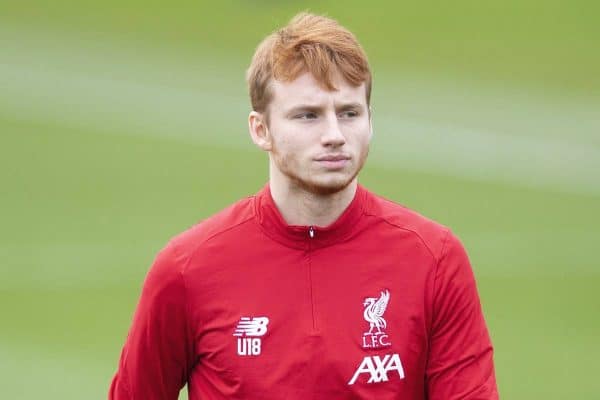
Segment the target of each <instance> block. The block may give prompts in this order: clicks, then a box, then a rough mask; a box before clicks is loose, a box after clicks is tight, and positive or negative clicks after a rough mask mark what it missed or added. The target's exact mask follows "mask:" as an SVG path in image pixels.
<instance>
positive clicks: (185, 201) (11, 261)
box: [0, 0, 600, 399]
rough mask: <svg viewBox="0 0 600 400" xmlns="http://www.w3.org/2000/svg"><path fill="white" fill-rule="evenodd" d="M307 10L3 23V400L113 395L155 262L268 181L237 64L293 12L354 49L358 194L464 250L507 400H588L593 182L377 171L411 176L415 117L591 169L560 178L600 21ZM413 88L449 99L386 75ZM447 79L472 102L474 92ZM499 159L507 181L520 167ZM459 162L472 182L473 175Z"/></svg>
mask: <svg viewBox="0 0 600 400" xmlns="http://www.w3.org/2000/svg"><path fill="white" fill-rule="evenodd" d="M315 4H316V3H315ZM320 4H321V5H319V6H316V5H314V4H313V5H312V6H311V4H308V3H306V5H305V6H303V7H299V6H298V5H297V4H296V3H277V4H275V3H272V2H266V1H263V2H253V3H249V2H230V3H225V2H222V3H219V4H211V5H210V6H208V5H207V3H194V2H187V3H186V2H181V3H177V4H174V5H171V6H165V5H164V4H163V3H158V2H149V3H143V4H142V3H141V2H127V3H119V2H114V1H113V2H110V1H109V2H102V3H100V2H73V1H59V2H55V3H53V4H50V3H48V4H37V2H19V3H17V2H12V3H10V4H6V5H3V7H4V8H3V12H2V14H1V15H0V32H3V33H7V34H6V35H5V36H2V35H0V44H4V47H3V48H4V49H5V50H6V51H5V52H3V53H0V68H4V69H3V71H4V72H7V71H8V72H11V73H12V74H13V75H10V74H6V73H5V74H2V75H0V88H2V89H3V90H0V140H1V146H0V182H1V187H2V196H1V197H0V199H1V200H0V201H1V207H0V216H1V220H2V228H3V229H1V230H0V313H1V314H0V315H2V317H3V322H2V329H0V387H1V388H2V389H1V392H2V397H3V398H15V399H17V398H18V399H29V398H40V397H42V398H46V399H54V398H56V399H59V398H60V399H65V398H81V397H85V398H104V397H106V392H107V389H108V384H109V381H110V378H111V376H112V374H113V373H114V370H115V368H116V365H117V361H118V357H119V353H120V349H121V346H122V344H123V341H124V339H125V335H126V333H127V329H128V326H129V321H130V318H131V314H132V312H133V308H134V306H135V302H136V301H137V297H138V294H139V290H140V287H141V284H142V280H143V277H144V275H145V272H146V270H147V268H148V266H149V265H150V263H151V261H152V259H153V256H154V254H155V253H156V252H157V251H158V250H159V249H160V248H161V247H162V246H163V245H164V243H165V242H166V241H167V240H168V239H169V238H170V237H171V236H173V235H175V234H176V233H178V232H180V231H182V230H183V229H185V228H187V227H189V226H190V225H192V224H193V223H194V222H196V221H198V220H200V219H202V218H204V217H206V216H208V215H210V214H211V213H213V212H215V211H217V210H219V209H221V208H222V207H224V206H225V205H227V204H229V203H231V202H234V201H235V200H237V199H238V198H240V197H243V196H246V195H248V194H252V193H254V192H256V191H257V190H258V189H259V188H260V187H261V186H262V185H263V184H264V182H265V177H266V172H267V171H266V161H265V157H264V155H263V154H261V153H260V152H259V151H258V150H255V149H253V148H252V147H251V146H250V145H249V140H248V138H247V136H245V135H246V134H245V115H244V114H245V112H246V108H245V107H244V104H243V102H241V101H242V100H243V99H244V95H245V93H244V87H243V81H242V76H243V66H244V65H245V63H246V62H247V60H248V59H249V57H250V55H251V53H252V51H253V48H254V46H255V45H256V42H257V41H258V40H259V39H260V38H261V37H262V36H263V35H264V34H265V33H266V32H268V31H270V30H271V29H273V28H274V27H275V26H277V25H278V24H279V23H281V22H284V21H286V20H287V19H289V17H290V16H291V15H293V14H294V13H295V12H296V11H297V10H298V9H299V8H306V7H310V8H312V9H314V10H316V11H327V12H328V13H329V14H330V15H333V16H336V17H339V19H340V20H342V22H344V23H346V24H347V25H348V26H350V27H351V28H353V29H354V30H355V31H356V32H357V34H358V35H359V38H360V39H361V41H363V42H364V43H365V47H366V48H367V50H368V51H369V54H370V55H371V59H372V60H373V62H374V67H375V68H377V69H376V73H377V74H379V75H376V77H377V76H381V79H380V80H376V86H375V97H374V101H375V104H374V107H375V110H376V114H375V118H376V119H375V126H376V128H378V129H377V131H376V137H375V141H374V142H373V154H372V159H371V160H370V161H371V162H370V163H369V164H368V166H367V168H366V169H365V171H364V173H363V175H362V177H361V181H362V183H363V184H365V185H366V186H367V187H369V188H371V189H372V190H373V191H375V192H378V193H380V194H382V195H384V196H386V197H388V198H390V199H394V200H396V201H398V202H401V203H403V204H405V205H407V206H409V207H411V208H413V209H416V210H417V211H419V212H421V213H423V214H425V215H427V216H430V217H432V218H435V219H437V220H438V221H440V222H442V223H444V224H446V225H448V226H451V227H452V228H453V229H454V231H455V232H456V233H458V235H459V236H460V237H461V238H462V239H463V241H464V243H465V245H466V247H467V249H468V250H469V254H470V256H471V258H472V261H473V265H474V267H475V272H476V275H477V277H478V283H479V288H480V292H481V293H480V294H481V297H482V300H483V304H484V308H485V312H486V318H487V320H488V323H489V327H490V330H491V333H492V337H493V340H494V344H495V346H496V361H497V365H496V368H497V375H498V380H499V386H500V391H501V395H502V397H503V398H508V399H530V398H543V399H563V398H594V397H596V396H597V393H599V392H600V383H598V381H597V380H596V379H595V369H596V368H594V367H595V362H596V360H597V359H598V358H599V357H600V346H598V344H597V336H598V334H599V333H600V320H599V319H598V318H596V315H597V313H598V310H599V309H600V296H598V295H597V293H596V292H597V289H596V288H597V287H598V285H599V284H600V268H599V264H598V261H597V259H596V257H595V254H596V250H597V246H598V240H599V239H600V228H599V227H598V226H599V223H600V198H599V197H600V195H598V193H599V192H598V191H597V189H598V188H599V187H600V185H596V186H595V187H590V190H583V189H585V188H583V187H582V186H581V185H579V186H573V187H574V188H576V189H577V190H565V186H564V185H562V183H560V182H563V181H564V180H565V177H561V176H558V175H557V176H556V177H555V178H556V184H555V185H554V184H553V182H552V172H548V173H546V174H545V175H544V178H545V179H546V180H547V182H546V183H545V184H544V185H536V184H534V183H535V180H536V179H535V178H536V177H537V176H536V175H535V174H534V173H533V172H530V173H531V176H532V179H530V180H529V181H530V182H532V184H531V185H529V184H526V183H527V182H529V181H527V180H518V179H515V177H514V176H507V177H505V179H504V178H503V175H502V166H496V167H497V168H499V170H498V171H495V175H490V176H489V179H484V178H485V173H484V174H483V175H480V176H478V177H477V179H472V177H471V176H470V175H468V174H467V175H466V176H463V175H461V173H460V171H461V170H460V169H457V170H452V168H450V167H451V166H450V165H449V166H448V167H449V168H448V171H444V169H439V168H438V169H436V168H421V167H422V165H421V164H418V163H417V164H415V167H413V168H407V167H406V163H405V164H402V163H400V164H398V163H395V162H391V161H390V159H389V158H394V157H396V158H402V157H407V156H411V157H414V158H415V160H419V157H420V155H419V154H415V155H411V154H407V153H406V149H405V148H404V147H403V146H406V143H403V140H404V138H405V137H411V135H413V136H414V137H419V135H415V134H414V133H411V131H410V129H409V128H410V126H408V127H407V126H404V125H402V124H401V123H402V121H403V120H404V119H406V118H417V119H418V120H419V121H420V122H423V123H431V124H433V125H432V126H433V128H432V129H434V130H436V129H440V130H441V131H442V133H443V134H447V135H448V136H449V137H450V138H451V143H454V141H456V140H458V139H460V138H461V137H462V138H463V139H462V140H465V139H464V138H469V137H470V136H469V135H466V136H465V135H464V134H462V133H461V132H460V131H454V130H453V129H454V128H455V127H456V126H459V127H467V128H471V129H473V131H474V132H475V133H476V135H474V136H473V137H477V135H479V136H481V137H484V136H485V135H486V132H487V130H490V129H491V131H492V132H495V133H498V134H499V135H505V136H506V137H507V138H510V137H511V135H516V136H518V137H521V138H524V139H528V140H530V141H531V142H532V143H536V141H538V142H539V145H540V146H544V145H545V144H547V142H548V141H549V140H550V139H551V138H554V139H560V140H562V141H561V142H558V143H559V144H560V143H564V144H565V146H564V153H565V154H564V155H563V156H564V157H567V156H568V152H569V151H570V148H569V145H578V146H581V147H582V148H586V149H590V151H591V153H583V154H584V155H587V156H588V158H587V159H586V158H584V157H580V158H579V159H577V158H576V157H575V156H574V160H575V161H574V163H575V164H577V161H579V162H580V163H581V165H583V166H584V167H585V165H592V166H593V165H597V163H598V161H600V160H597V159H593V157H594V154H598V153H597V150H598V145H599V144H600V142H598V135H597V132H598V131H597V130H596V127H597V126H598V125H597V118H596V119H594V118H595V117H593V115H592V113H591V112H588V111H587V110H593V109H595V107H596V106H597V102H596V99H597V98H598V94H599V93H600V90H598V89H600V81H599V80H598V79H599V77H598V75H597V74H595V73H593V71H597V70H600V68H599V67H600V63H599V61H598V60H599V57H600V56H599V55H598V53H597V52H594V51H592V48H593V43H594V41H595V38H598V33H599V30H600V28H598V26H597V25H596V24H594V23H593V21H594V17H593V15H594V14H597V4H596V3H595V2H584V1H577V2H573V3H570V5H568V6H566V5H565V4H564V3H562V2H558V1H553V2H544V3H539V2H533V1H531V0H528V1H525V2H516V1H511V2H503V3H494V4H493V5H492V4H490V5H483V4H480V3H477V5H475V3H471V2H467V1H459V2H456V3H453V4H452V5H451V6H450V5H443V4H442V3H422V4H421V3H419V5H418V4H417V3H411V4H410V5H409V4H401V3H400V5H395V4H391V2H389V3H387V2H381V3H374V4H373V6H371V7H364V6H362V5H361V4H360V3H357V2H350V3H345V6H344V7H343V8H342V7H340V6H339V5H335V4H334V3H333V2H330V3H320ZM557 22H560V23H557ZM28 30H30V31H31V32H32V36H31V37H27V35H26V34H24V33H25V32H27V31H28ZM21 33H23V34H21ZM53 35H56V36H53ZM71 35H72V36H74V37H70V36H71ZM215 35H218V36H215ZM43 36H47V37H48V38H52V37H56V38H69V40H64V41H61V40H55V39H52V40H50V39H48V40H47V41H44V40H42V39H40V38H41V37H43ZM215 37H217V38H218V40H215ZM390 38H397V40H394V41H390ZM71 39H72V40H71ZM59 42H60V45H58V44H56V43H59ZM32 43H33V44H37V46H34V45H33V44H32ZM61 46H62V47H61ZM138 46H139V47H138ZM43 49H45V50H46V51H45V52H43V51H42V50H43ZM131 49H135V51H133V50H131ZM130 50H131V53H133V54H130V53H129V51H130ZM137 53H139V54H137ZM148 53H154V54H153V58H148V57H146V56H147V54H148ZM94 54H95V55H96V58H94V57H92V56H93V55H94ZM111 55H117V56H116V57H114V58H113V57H110V56H111ZM86 60H87V61H86ZM144 60H153V61H156V60H158V61H159V62H157V63H154V62H152V63H149V65H147V66H146V65H145V64H144ZM86 62H87V63H86ZM161 62H162V63H161ZM113 65H114V66H113ZM199 65H200V67H199ZM111 66H113V67H111ZM175 67H176V68H175ZM188 68H189V69H190V70H191V71H189V72H185V71H186V69H188ZM19 71H22V73H23V75H22V76H18V72H19ZM379 71H383V72H379ZM411 71H412V72H414V71H418V73H419V74H420V76H421V78H422V79H423V80H425V81H429V82H432V85H434V86H435V85H437V83H438V82H448V80H449V81H450V82H451V83H452V84H448V85H446V86H444V85H440V87H442V86H443V87H444V90H445V92H443V91H442V92H436V91H431V90H424V89H426V88H427V86H423V85H421V84H415V85H414V86H410V85H400V86H398V85H397V82H396V81H394V80H391V79H390V78H389V77H390V76H393V75H395V74H398V75H399V76H400V75H403V74H409V73H411ZM195 74H198V75H200V76H198V77H196V78H194V76H195ZM212 74H214V75H212ZM459 76H462V78H461V79H463V78H464V76H468V77H469V78H472V81H468V80H467V81H468V82H470V83H469V84H470V85H473V86H477V85H482V88H483V89H482V92H481V93H483V94H482V95H479V94H473V93H479V92H472V91H470V90H471V89H470V88H471V86H465V85H466V83H465V84H463V82H465V81H463V80H460V79H459V78H458V77H459ZM88 78H89V79H91V80H89V79H88ZM100 78H101V79H100ZM410 82H413V81H410ZM150 83H152V84H153V85H154V86H151V87H149V86H147V85H149V84H150ZM378 84H379V85H380V86H377V85H378ZM394 85H396V86H394ZM486 85H491V86H492V87H500V88H503V89H506V88H522V89H523V90H524V91H525V92H526V93H527V94H528V95H529V94H530V91H532V92H535V93H536V94H535V95H531V96H524V97H518V96H517V97H514V96H513V95H512V94H510V93H511V90H512V89H511V90H509V89H506V90H501V91H500V92H494V91H487V88H488V86H486ZM180 90H188V91H189V94H188V92H183V93H182V92H180ZM536 90H537V91H536ZM402 91H404V93H407V92H408V93H409V94H410V96H406V94H404V95H403V94H402V93H401V92H402ZM440 93H446V94H447V95H446V97H442V98H441V97H440ZM465 93H466V95H465ZM490 93H491V94H490ZM495 93H500V94H498V95H496V94H495ZM547 93H553V95H552V96H554V97H552V99H558V100H560V101H558V100H557V101H558V104H562V103H560V102H561V101H563V100H564V102H565V103H564V104H567V105H569V107H562V106H561V107H552V108H544V107H541V106H540V105H539V104H538V103H537V100H536V99H539V98H544V97H545V96H546V94H547ZM196 94H198V95H197V96H196ZM469 96H470V97H469ZM563 96H564V97H563ZM573 96H575V97H576V98H577V99H578V100H577V102H574V103H573V102H571V100H572V98H573ZM161 98H162V99H163V100H162V101H161ZM552 101H554V100H552ZM586 101H587V103H586ZM196 102H197V103H196ZM378 102H379V103H378ZM382 103H383V104H382ZM478 103H482V104H484V105H485V104H488V107H487V108H486V107H484V106H482V107H476V106H477V104H478ZM511 104H512V105H513V106H514V109H511V108H510V107H509V106H510V105H511ZM108 105H112V108H110V107H108ZM540 107H541V108H540ZM398 110H399V111H398ZM548 110H550V111H548ZM556 110H558V111H557V112H556ZM555 113H558V114H560V117H561V118H563V119H559V118H558V116H557V115H553V114H555ZM188 115H191V116H192V117H188ZM515 116H516V117H518V118H515V120H513V121H511V120H510V118H511V117H512V118H514V117H515ZM392 117H394V118H392ZM377 118H383V119H385V118H388V121H387V122H381V123H378V119H377ZM543 121H549V122H547V123H546V125H543ZM556 121H559V122H561V123H562V124H564V126H563V125H561V124H557V123H556ZM576 123H577V124H576ZM436 124H439V125H436ZM397 126H398V127H400V128H398V129H395V128H396V127H397ZM496 131H497V132H496ZM507 132H508V133H507ZM461 135H462V136H461ZM390 138H391V139H390ZM435 138H436V137H433V139H435ZM433 139H432V140H433ZM432 143H434V144H435V141H433V142H432ZM511 143H512V142H511ZM438 146H441V147H444V146H446V144H444V143H438ZM381 147H385V148H386V150H387V153H385V152H382V151H381V150H382V149H381ZM416 148H418V147H416ZM431 150H432V151H433V150H435V149H433V148H432V149H431ZM529 150H531V149H529V148H525V149H524V151H529ZM490 151H491V150H490ZM593 151H596V153H594V152H593ZM386 154H387V156H386ZM486 154H488V153H486ZM489 154H491V155H493V154H494V153H493V152H490V153H489ZM519 154H521V153H519ZM590 154H591V157H592V159H590V158H589V157H590ZM425 156H426V155H424V154H423V155H422V157H425ZM454 156H455V158H453V159H452V160H456V161H458V160H459V159H460V158H461V157H463V158H466V159H468V158H469V157H470V156H471V154H470V150H469V149H465V151H464V154H463V153H458V154H455V155H454ZM386 157H388V158H387V159H386ZM569 160H570V159H569V158H568V157H567V161H568V162H570V161H569ZM392 161H393V160H392ZM506 161H507V165H506V169H510V167H511V166H510V165H508V164H509V163H510V162H511V161H513V162H514V163H515V164H517V162H518V161H519V160H516V159H515V160H510V159H507V160H506ZM531 161H532V163H535V162H537V160H534V159H532V160H531ZM560 161H561V160H556V162H557V163H558V162H560ZM469 162H471V163H472V165H473V168H477V165H478V164H477V163H476V162H477V160H476V159H473V160H471V161H469ZM586 163H587V164H586ZM423 165H427V164H426V163H425V164H423ZM467 165H468V164H467ZM540 165H541V167H544V168H546V167H547V168H550V167H551V164H544V163H541V164H540ZM565 165H566V164H565ZM496 167H494V168H496ZM457 171H458V173H457ZM486 171H488V170H486ZM540 171H541V172H540ZM543 171H544V170H543V169H540V170H538V172H536V173H537V174H540V173H542V172H543ZM578 171H579V172H581V174H583V173H584V172H585V173H586V174H587V175H586V176H587V178H586V179H587V181H588V182H591V183H598V182H599V181H600V179H599V177H600V174H599V173H598V171H594V170H589V171H585V170H584V168H583V167H582V168H580V169H574V170H573V175H572V178H573V179H574V178H575V177H576V175H577V174H578V173H579V172H578ZM492 172H493V171H492ZM521 173H523V174H525V175H526V174H527V173H528V171H527V170H526V169H525V170H522V171H521ZM566 177H567V178H568V179H570V178H569V175H566ZM560 179H562V180H560ZM512 180H514V182H512ZM511 182H512V183H511ZM582 182H585V181H582ZM580 189H581V190H580ZM32 382H35V384H32Z"/></svg>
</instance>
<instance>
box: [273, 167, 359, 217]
mask: <svg viewBox="0 0 600 400" xmlns="http://www.w3.org/2000/svg"><path fill="white" fill-rule="evenodd" d="M357 185H358V183H357V181H356V178H355V179H354V180H353V181H352V182H351V183H350V184H349V185H348V186H346V187H345V188H344V189H342V190H340V191H339V192H336V193H332V194H326V195H321V194H316V193H313V192H309V191H307V190H306V189H303V188H299V187H297V186H295V185H291V184H287V185H282V184H279V183H277V182H273V181H271V182H269V186H270V189H271V196H272V197H273V201H274V202H275V205H276V206H277V209H278V210H279V212H280V213H281V216H282V217H283V219H284V220H285V222H286V223H287V224H288V225H299V226H321V227H324V226H328V225H331V224H332V223H333V222H335V220H337V219H338V217H339V216H340V215H342V213H343V212H344V210H346V208H347V207H348V205H350V203H351V202H352V200H353V199H354V195H355V194H356V188H357Z"/></svg>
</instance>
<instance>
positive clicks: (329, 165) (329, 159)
mask: <svg viewBox="0 0 600 400" xmlns="http://www.w3.org/2000/svg"><path fill="white" fill-rule="evenodd" d="M315 161H316V162H317V163H319V165H321V166H322V167H324V168H325V169H327V170H342V169H344V168H345V167H346V166H347V165H348V163H349V161H350V157H349V156H347V155H345V154H325V155H322V156H319V157H317V158H316V159H315Z"/></svg>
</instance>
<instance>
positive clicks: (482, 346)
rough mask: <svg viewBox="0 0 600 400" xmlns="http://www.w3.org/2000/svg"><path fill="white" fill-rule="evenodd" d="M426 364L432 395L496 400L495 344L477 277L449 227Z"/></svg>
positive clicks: (434, 399)
mask: <svg viewBox="0 0 600 400" xmlns="http://www.w3.org/2000/svg"><path fill="white" fill-rule="evenodd" d="M432 304H433V313H432V322H431V333H430V346H429V354H428V360H427V368H426V376H425V379H426V390H427V394H428V396H427V398H428V399H430V400H455V399H456V400H458V399H460V400H495V399H498V389H497V387H496V378H495V373H494V363H493V348H492V343H491V340H490V336H489V334H488V330H487V327H486V324H485V320H484V317H483V312H482V309H481V303H480V301H479V295H478V293H477V287H476V284H475V277H474V275H473V271H472V269H471V264H470V262H469V259H468V257H467V254H466V252H465V250H464V248H463V246H462V244H461V243H460V242H459V240H458V239H457V238H456V237H455V236H454V235H453V234H452V233H451V232H449V233H448V235H447V237H446V242H445V244H444V248H443V250H442V254H441V256H440V258H439V260H438V265H437V270H436V273H435V281H434V298H433V303H432Z"/></svg>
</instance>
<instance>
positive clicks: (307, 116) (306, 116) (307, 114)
mask: <svg viewBox="0 0 600 400" xmlns="http://www.w3.org/2000/svg"><path fill="white" fill-rule="evenodd" d="M294 118H295V119H304V120H307V119H315V118H317V114H316V113H314V112H303V113H300V114H298V115H296V116H294Z"/></svg>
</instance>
